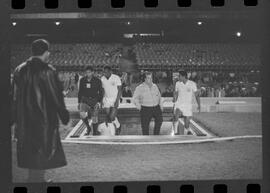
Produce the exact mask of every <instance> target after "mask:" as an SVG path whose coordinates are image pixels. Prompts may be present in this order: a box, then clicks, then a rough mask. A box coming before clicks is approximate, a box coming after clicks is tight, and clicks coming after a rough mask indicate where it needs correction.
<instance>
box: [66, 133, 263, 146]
mask: <svg viewBox="0 0 270 193" xmlns="http://www.w3.org/2000/svg"><path fill="white" fill-rule="evenodd" d="M252 138H262V135H244V136H234V137H215V138H207V139H200V138H198V139H191V140H179V141H170V140H168V141H160V142H158V141H152V142H151V141H144V142H111V141H91V140H89V141H82V140H77V139H76V140H62V142H63V143H77V144H99V145H155V144H157V145H163V144H164V145H166V144H196V143H207V142H221V141H230V140H237V139H252ZM112 139H113V137H112Z"/></svg>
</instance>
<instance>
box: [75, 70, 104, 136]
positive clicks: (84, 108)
mask: <svg viewBox="0 0 270 193" xmlns="http://www.w3.org/2000/svg"><path fill="white" fill-rule="evenodd" d="M85 70H86V75H85V76H84V77H82V78H81V79H80V82H79V93H78V109H79V111H80V117H81V119H82V120H83V122H84V124H85V125H86V127H87V132H86V135H89V134H90V132H91V126H90V125H89V122H88V119H90V118H91V119H92V125H93V135H98V131H97V127H98V114H99V110H100V108H101V102H102V98H103V93H104V92H103V88H102V83H101V81H100V79H98V78H97V77H95V76H94V69H93V67H92V66H87V67H86V69H85Z"/></svg>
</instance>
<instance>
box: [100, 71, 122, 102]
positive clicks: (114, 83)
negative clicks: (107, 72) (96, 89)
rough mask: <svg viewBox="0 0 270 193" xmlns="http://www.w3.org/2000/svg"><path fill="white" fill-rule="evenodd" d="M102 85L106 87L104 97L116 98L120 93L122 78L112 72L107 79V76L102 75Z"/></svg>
mask: <svg viewBox="0 0 270 193" xmlns="http://www.w3.org/2000/svg"><path fill="white" fill-rule="evenodd" d="M101 82H102V87H103V88H104V97H105V98H110V99H114V100H115V99H116V98H117V94H118V88H117V87H118V86H121V85H122V83H121V79H120V77H119V76H117V75H115V74H111V76H110V78H109V79H107V78H106V77H105V76H102V77H101Z"/></svg>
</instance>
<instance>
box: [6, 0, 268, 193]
mask: <svg viewBox="0 0 270 193" xmlns="http://www.w3.org/2000/svg"><path fill="white" fill-rule="evenodd" d="M19 1H20V0H19ZM245 2H247V1H245ZM246 5H247V6H256V5H257V1H256V5H255V4H254V1H253V4H252V3H251V4H248V3H247V4H246ZM12 6H13V4H12ZM14 6H15V9H24V8H25V7H26V6H27V5H26V4H25V3H22V4H19V5H18V4H16V3H15V4H14ZM225 6H226V3H225ZM1 7H2V6H1ZM3 7H4V6H3ZM56 7H57V6H56ZM82 7H83V6H82ZM89 7H91V5H90V6H89ZM187 7H188V6H187ZM84 8H88V7H84ZM2 10H3V9H2V8H1V15H2V14H4V11H3V12H2ZM6 16H7V15H5V16H3V17H1V21H2V20H4V21H6V23H1V29H9V27H8V26H9V19H8V17H6ZM265 18H266V17H265ZM268 35H269V34H268ZM3 36H4V37H5V34H2V33H1V41H2V40H3ZM267 40H268V41H269V36H268V39H267ZM267 40H266V41H267ZM1 43H2V42H1ZM5 43H6V42H5V41H4V44H2V45H1V47H2V48H1V56H2V55H4V56H5V58H4V59H3V60H2V62H7V63H8V61H9V55H8V54H7V53H6V52H5V50H3V45H5V46H6V44H5ZM265 44H267V43H265ZM265 50H268V51H269V50H270V49H269V46H265ZM3 51H4V52H3ZM3 53H4V54H3ZM266 56H268V54H267V52H266ZM264 60H265V62H266V61H269V59H267V58H266V59H264ZM1 68H3V67H1ZM267 70H268V71H267ZM7 71H8V69H5V70H3V71H2V69H1V72H2V73H3V72H7ZM264 72H265V73H267V72H269V69H266V70H265V71H264ZM265 75H268V74H264V77H267V76H265ZM1 77H3V78H7V76H5V74H4V76H1ZM265 80H266V79H264V81H265ZM267 80H269V79H267ZM3 82H4V83H5V84H6V87H8V84H7V81H3ZM264 94H265V98H264V100H263V102H264V107H263V109H264V113H267V114H266V115H265V116H264V117H263V119H264V120H266V119H267V115H269V109H266V107H268V105H269V98H267V97H269V92H267V91H265V93H264ZM6 98H8V96H6ZM6 109H8V107H7V108H6ZM2 115H3V116H4V115H5V114H2V112H1V117H2ZM265 118H266V119H265ZM3 126H8V123H7V124H4V125H3ZM267 126H269V121H268V122H266V121H264V130H265V128H266V127H267ZM5 134H7V136H8V137H10V132H8V131H4V134H3V136H5ZM264 134H265V135H266V136H267V139H269V138H268V137H269V131H267V132H264ZM3 136H1V146H2V145H3V146H2V147H1V150H2V149H3V147H4V148H6V147H10V143H9V142H6V140H5V139H3V140H2V137H3ZM7 139H8V138H7ZM2 142H4V143H2ZM267 143H269V141H268V142H266V141H265V139H264V150H266V149H267V147H269V144H267ZM1 152H2V151H1ZM6 155H7V156H9V155H10V154H9V153H7V154H6ZM267 156H269V151H268V153H267V152H264V157H265V158H267ZM8 161H10V160H8ZM264 161H265V160H264ZM268 161H269V158H268ZM7 163H8V162H7ZM266 163H267V162H266ZM268 163H269V162H268ZM1 165H2V164H1ZM264 167H265V165H264ZM2 168H4V167H2V166H1V169H2ZM8 169H11V167H10V165H9V164H7V167H6V168H5V174H7V175H6V178H5V179H1V190H3V191H4V192H16V193H17V192H20V193H21V192H22V193H24V192H27V193H28V192H72V193H73V192H74V193H76V192H89V193H91V192H95V193H99V192H100V193H101V192H102V193H103V192H106V193H107V192H108V193H110V192H128V193H130V192H134V193H135V192H142V193H143V192H147V193H148V192H149V193H150V192H151V193H152V192H155V193H156V192H157V193H158V192H171V193H173V192H180V193H182V192H184V193H188V192H194V193H197V192H203V193H204V192H218V193H222V192H228V193H233V192H240V193H242V192H247V193H251V192H252V193H257V192H258V193H260V192H263V193H264V192H265V193H267V191H269V187H268V188H267V187H266V183H264V185H263V186H261V183H262V182H261V181H260V180H235V181H234V180H233V181H223V180H220V181H215V182H213V181H202V182H197V181H187V182H151V181H150V182H114V183H102V182H101V183H53V184H51V185H50V184H24V183H23V184H20V183H13V184H12V183H10V182H8V183H7V185H8V187H5V185H6V184H5V182H6V181H7V179H9V177H10V172H8V171H7V170H8ZM267 169H269V166H267ZM1 175H2V174H1ZM264 179H269V173H268V174H267V173H264ZM265 182H267V181H265ZM2 184H4V185H3V186H2ZM268 186H269V185H268ZM6 190H7V191H6Z"/></svg>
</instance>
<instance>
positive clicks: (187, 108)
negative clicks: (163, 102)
mask: <svg viewBox="0 0 270 193" xmlns="http://www.w3.org/2000/svg"><path fill="white" fill-rule="evenodd" d="M176 109H179V110H180V111H181V112H182V113H183V116H185V117H191V116H192V114H193V113H192V105H186V104H179V103H177V102H176V103H175V105H174V112H175V110H176Z"/></svg>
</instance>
